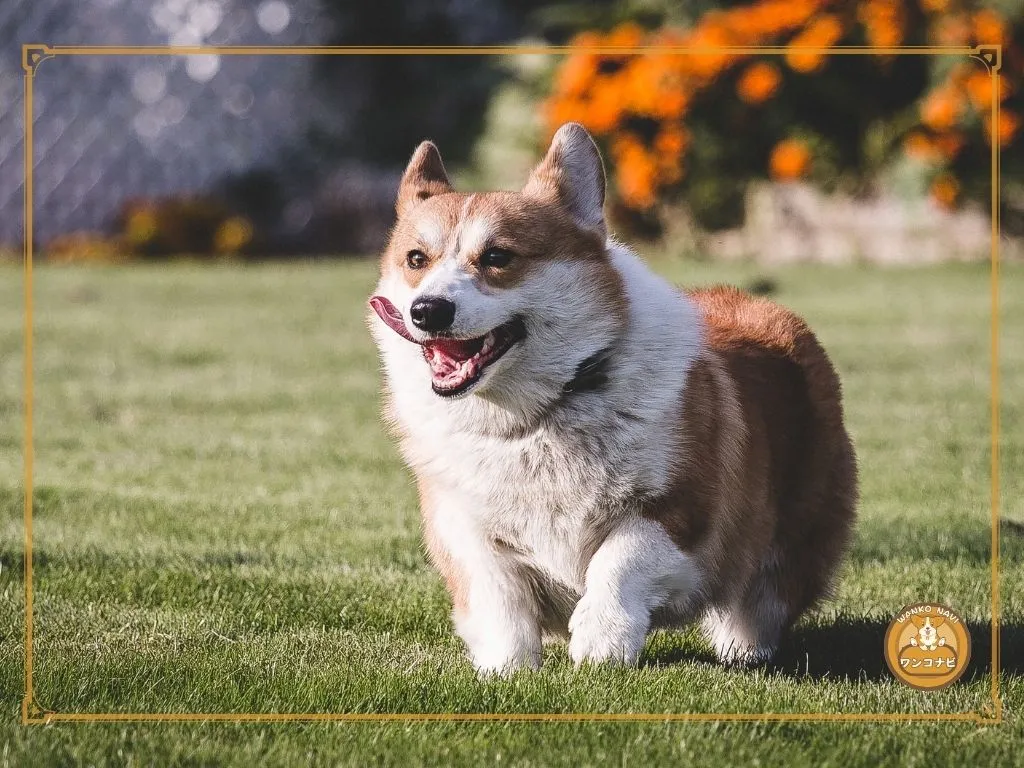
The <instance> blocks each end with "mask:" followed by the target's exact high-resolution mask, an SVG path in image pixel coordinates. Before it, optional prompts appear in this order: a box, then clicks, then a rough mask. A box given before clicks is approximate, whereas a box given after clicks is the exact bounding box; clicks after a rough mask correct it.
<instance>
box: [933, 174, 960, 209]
mask: <svg viewBox="0 0 1024 768" xmlns="http://www.w3.org/2000/svg"><path fill="white" fill-rule="evenodd" d="M931 193H932V198H933V199H934V200H935V201H936V202H937V203H938V204H939V205H941V206H942V207H943V208H953V207H954V206H955V205H956V201H957V198H958V197H959V196H960V184H959V183H958V182H957V180H956V178H955V177H954V176H953V175H951V174H949V173H943V174H941V175H939V176H937V177H936V178H935V181H933V182H932V188H931Z"/></svg>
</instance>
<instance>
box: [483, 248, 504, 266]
mask: <svg viewBox="0 0 1024 768" xmlns="http://www.w3.org/2000/svg"><path fill="white" fill-rule="evenodd" d="M510 261H512V252H511V251H506V250H504V249H503V248H489V249H487V250H486V251H484V254H483V256H481V257H480V266H481V267H493V268H494V269H502V268H503V267H507V266H508V265H509V262H510Z"/></svg>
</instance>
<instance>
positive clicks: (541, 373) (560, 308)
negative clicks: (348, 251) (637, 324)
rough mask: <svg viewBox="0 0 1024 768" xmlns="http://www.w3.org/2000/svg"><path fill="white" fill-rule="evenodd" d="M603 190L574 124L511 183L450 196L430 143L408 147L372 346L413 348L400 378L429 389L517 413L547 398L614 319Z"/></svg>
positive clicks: (620, 310) (620, 316) (617, 304)
mask: <svg viewBox="0 0 1024 768" xmlns="http://www.w3.org/2000/svg"><path fill="white" fill-rule="evenodd" d="M604 193H605V176H604V169H603V167H602V164H601V157H600V154H599V152H598V149H597V147H596V146H595V144H594V142H593V140H592V139H591V138H590V136H589V135H588V134H587V132H586V131H585V130H584V129H583V128H582V127H580V126H579V125H575V124H568V125H565V126H563V127H562V128H561V129H559V131H558V132H557V133H556V134H555V136H554V138H553V139H552V142H551V147H550V149H549V150H548V152H547V155H546V156H545V157H544V159H543V160H542V161H541V163H540V164H539V165H538V166H537V167H536V168H535V169H534V170H533V172H532V173H531V175H530V178H529V180H528V181H527V183H526V186H525V187H524V188H523V189H522V190H521V191H519V192H487V193H478V194H460V193H458V192H456V191H455V190H454V189H453V188H452V185H451V182H450V181H449V180H448V176H447V174H446V173H445V169H444V165H443V163H442V161H441V156H440V154H439V152H438V150H437V147H435V146H434V145H433V144H432V143H430V142H423V143H422V144H420V146H419V147H418V148H417V150H416V152H415V153H414V154H413V157H412V160H411V161H410V162H409V166H408V168H406V171H405V174H404V176H403V178H402V182H401V185H400V187H399V192H398V200H397V204H396V210H397V220H396V223H395V226H394V228H393V230H392V234H391V238H390V241H389V243H388V245H387V248H386V249H385V251H384V254H383V256H382V259H381V279H380V283H379V284H378V286H377V290H376V293H375V295H374V296H373V297H372V298H371V299H370V305H371V307H372V308H373V310H374V312H375V313H376V315H375V316H372V317H371V326H372V329H373V331H374V335H375V336H376V338H377V341H378V343H379V344H380V345H381V347H382V348H384V349H391V350H393V351H395V352H396V353H399V354H406V355H407V353H408V350H413V351H414V352H415V355H416V357H417V362H416V364H415V365H411V366H405V365H403V376H404V377H409V376H411V377H413V378H414V379H416V381H415V382H414V384H415V385H419V384H420V383H422V386H423V387H431V388H432V389H433V391H434V393H436V395H438V396H439V397H441V398H458V397H460V396H463V395H469V394H473V395H480V396H483V397H486V398H488V399H490V400H492V401H494V402H498V403H500V404H502V405H503V406H505V407H511V408H516V409H526V410H537V409H539V408H542V407H543V406H544V405H546V403H547V402H550V401H552V400H553V399H555V398H557V397H558V396H559V394H560V393H561V390H562V388H563V387H564V386H565V385H566V384H567V383H568V382H570V381H571V380H572V379H573V377H574V375H575V373H576V371H577V368H578V367H579V366H580V364H581V363H582V362H583V361H585V360H586V359H587V358H588V357H590V356H592V355H594V354H595V353H597V352H598V351H600V350H602V349H603V348H605V347H607V346H608V345H609V344H610V343H612V341H613V340H614V338H615V337H616V335H617V333H618V332H619V330H620V328H621V326H622V324H623V321H624V319H625V314H626V306H625V301H624V299H623V293H622V285H621V280H620V278H619V275H618V273H617V272H616V271H615V270H614V269H613V268H612V266H611V264H610V261H609V254H608V251H607V247H606V242H607V232H606V229H605V220H604V212H603V206H604ZM398 345H404V349H399V346H398ZM404 359H408V358H404ZM410 367H411V368H412V369H413V370H409V368H410Z"/></svg>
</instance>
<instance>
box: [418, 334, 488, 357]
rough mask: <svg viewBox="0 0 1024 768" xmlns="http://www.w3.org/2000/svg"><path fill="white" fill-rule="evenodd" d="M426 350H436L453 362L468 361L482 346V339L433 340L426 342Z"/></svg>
mask: <svg viewBox="0 0 1024 768" xmlns="http://www.w3.org/2000/svg"><path fill="white" fill-rule="evenodd" d="M424 346H425V347H427V349H432V350H433V349H436V350H437V351H439V352H440V353H441V354H442V355H444V356H445V357H448V358H451V359H453V360H460V361H461V360H468V359H469V358H471V357H472V356H473V355H475V354H476V353H477V352H479V351H480V348H481V347H482V346H483V340H482V339H435V340H433V341H429V342H427V343H426V344H425V345H424Z"/></svg>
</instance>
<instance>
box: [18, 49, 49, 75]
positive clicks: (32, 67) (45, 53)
mask: <svg viewBox="0 0 1024 768" xmlns="http://www.w3.org/2000/svg"><path fill="white" fill-rule="evenodd" d="M55 55H56V54H54V52H53V50H51V49H50V47H49V46H46V45H23V46H21V66H22V68H24V70H25V71H26V72H28V74H29V75H30V76H34V75H35V73H36V69H37V68H38V67H39V65H40V64H42V63H43V62H44V61H46V60H47V59H52V58H53V57H54V56H55Z"/></svg>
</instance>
